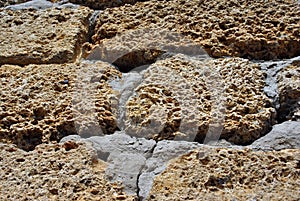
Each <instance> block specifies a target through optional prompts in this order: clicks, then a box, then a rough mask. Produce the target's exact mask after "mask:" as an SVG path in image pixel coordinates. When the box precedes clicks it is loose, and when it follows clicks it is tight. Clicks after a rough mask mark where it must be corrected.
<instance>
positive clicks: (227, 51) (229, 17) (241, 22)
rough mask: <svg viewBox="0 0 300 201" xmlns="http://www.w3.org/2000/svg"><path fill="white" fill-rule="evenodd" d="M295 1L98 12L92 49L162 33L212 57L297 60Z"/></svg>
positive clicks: (158, 4)
mask: <svg viewBox="0 0 300 201" xmlns="http://www.w3.org/2000/svg"><path fill="white" fill-rule="evenodd" d="M299 16H300V5H299V4H298V3H297V2H296V1H280V0H276V1H262V0H255V1H250V2H249V1H246V0H243V1H234V0H230V1H221V0H218V1H213V2H212V1H209V0H204V1H196V0H193V1H185V0H171V1H167V0H164V1H154V0H152V1H146V2H138V3H136V4H134V5H132V6H129V5H127V6H122V7H118V8H112V9H106V10H105V11H103V12H101V13H100V15H99V18H98V23H97V25H96V30H95V31H96V32H95V35H94V36H93V41H94V43H101V41H102V40H103V39H106V38H111V37H113V36H115V35H116V34H123V33H126V30H136V29H137V30H138V29H145V28H159V29H162V28H163V29H167V30H170V31H173V32H178V33H180V34H183V35H186V36H189V37H190V38H191V39H192V40H193V41H194V42H195V43H197V44H200V45H201V46H202V47H203V48H205V50H206V51H207V52H208V53H209V54H210V55H211V56H213V57H221V56H238V57H243V58H253V59H264V60H270V59H276V58H278V59H280V58H290V57H293V56H297V55H300V37H299V30H300V23H299V22H300V17H299Z"/></svg>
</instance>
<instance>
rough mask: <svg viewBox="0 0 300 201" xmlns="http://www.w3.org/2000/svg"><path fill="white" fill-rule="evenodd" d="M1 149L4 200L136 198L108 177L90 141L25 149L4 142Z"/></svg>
mask: <svg viewBox="0 0 300 201" xmlns="http://www.w3.org/2000/svg"><path fill="white" fill-rule="evenodd" d="M0 151H1V157H0V166H1V169H0V183H1V184H0V199H1V200H134V197H132V196H127V195H126V194H125V193H124V192H123V191H122V187H121V184H120V183H109V182H108V181H107V180H106V178H105V169H106V166H107V165H106V163H105V162H103V161H99V160H97V157H96V153H95V151H94V150H93V149H91V147H90V145H87V144H83V143H75V142H66V143H62V144H49V145H45V144H43V145H39V146H37V147H36V149H35V150H34V151H30V152H25V151H23V150H21V149H18V148H17V147H16V146H15V145H8V144H2V143H0ZM120 198H122V199H120Z"/></svg>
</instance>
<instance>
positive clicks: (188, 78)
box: [125, 55, 274, 144]
mask: <svg viewBox="0 0 300 201" xmlns="http://www.w3.org/2000/svg"><path fill="white" fill-rule="evenodd" d="M143 76H144V79H143V81H142V83H141V84H140V85H139V86H138V87H137V88H136V89H135V91H134V94H133V96H131V97H130V99H129V100H128V102H127V105H126V107H127V108H126V109H127V110H126V118H125V128H126V132H127V133H128V134H130V135H136V136H139V137H146V138H152V139H155V140H162V139H183V140H187V141H193V140H196V141H198V142H203V141H204V142H208V140H207V139H206V138H208V137H211V140H218V137H219V135H218V132H222V133H219V134H221V138H224V139H226V140H228V141H229V142H233V143H235V144H247V143H251V142H253V141H254V140H256V139H258V138H259V137H260V136H262V135H264V134H266V133H267V132H268V131H269V130H270V129H271V126H272V124H273V119H274V109H273V108H272V107H271V106H270V105H271V104H270V100H269V99H268V98H267V97H266V96H265V94H264V91H263V89H264V86H265V82H264V75H263V74H262V72H261V71H260V67H259V66H258V65H256V64H253V63H251V62H249V61H248V60H246V59H239V58H227V59H216V60H204V61H196V60H191V59H189V57H184V56H178V55H177V56H173V57H170V58H167V59H163V60H159V61H157V62H156V63H154V64H152V65H151V66H150V67H149V68H148V69H147V70H146V71H145V72H144V74H143ZM223 123H224V129H223V128H222V124H223ZM207 133H208V134H207ZM206 134H207V135H206ZM208 135H212V136H208ZM213 135H216V136H213ZM207 136H208V137H207Z"/></svg>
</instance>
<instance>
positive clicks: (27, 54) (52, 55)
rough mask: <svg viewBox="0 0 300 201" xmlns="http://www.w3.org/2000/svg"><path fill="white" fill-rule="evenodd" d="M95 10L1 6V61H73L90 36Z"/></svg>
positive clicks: (14, 62) (36, 62) (38, 62)
mask: <svg viewBox="0 0 300 201" xmlns="http://www.w3.org/2000/svg"><path fill="white" fill-rule="evenodd" d="M90 15H91V10H89V9H87V8H84V7H81V8H79V9H70V8H56V7H54V8H49V9H45V10H32V9H25V10H0V32H1V35H0V41H1V42H0V65H1V64H17V65H26V64H41V63H65V62H73V61H75V59H76V58H77V57H78V56H79V55H80V53H81V45H82V43H84V42H85V41H86V40H87V33H88V30H89V24H88V19H89V16H90Z"/></svg>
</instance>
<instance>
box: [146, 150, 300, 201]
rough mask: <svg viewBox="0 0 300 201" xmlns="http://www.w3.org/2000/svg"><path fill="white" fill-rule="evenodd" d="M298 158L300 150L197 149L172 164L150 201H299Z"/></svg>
mask: <svg viewBox="0 0 300 201" xmlns="http://www.w3.org/2000/svg"><path fill="white" fill-rule="evenodd" d="M299 157H300V150H299V149H294V150H292V149H290V150H283V151H277V152H276V151H273V152H253V151H250V150H234V149H208V148H202V149H198V150H195V151H192V152H190V153H188V154H185V155H183V156H181V157H179V158H177V159H174V160H173V161H171V162H170V163H169V165H168V167H167V169H166V170H165V171H164V172H163V173H162V174H160V175H158V176H156V178H155V180H154V183H153V187H152V189H151V191H150V194H149V196H148V198H147V200H178V201H179V200H203V201H212V200H224V201H231V200H288V201H292V200H293V201H294V200H299V199H300V192H299V185H300V179H299V173H300V170H299V168H300V162H299V161H300V158H299Z"/></svg>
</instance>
